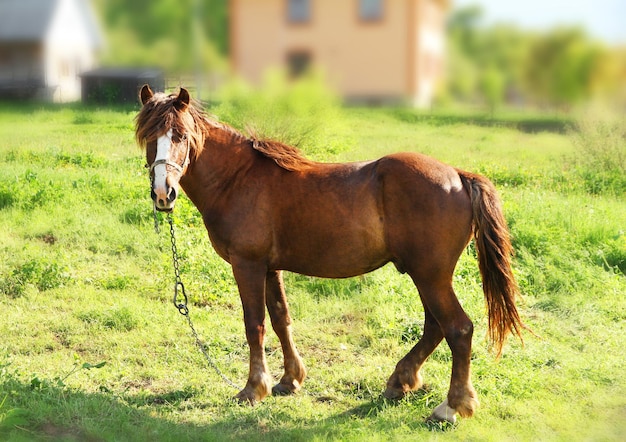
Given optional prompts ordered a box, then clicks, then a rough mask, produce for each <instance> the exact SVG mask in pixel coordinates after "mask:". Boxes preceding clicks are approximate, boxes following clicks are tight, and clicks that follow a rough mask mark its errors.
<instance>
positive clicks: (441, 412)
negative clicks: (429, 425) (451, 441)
mask: <svg viewBox="0 0 626 442" xmlns="http://www.w3.org/2000/svg"><path fill="white" fill-rule="evenodd" d="M426 422H443V423H445V422H447V423H449V424H455V423H456V410H455V409H454V408H450V407H449V406H448V399H445V400H444V401H443V402H442V403H441V404H439V405H438V406H437V408H435V409H434V410H433V412H432V414H431V415H430V416H429V417H428V419H426Z"/></svg>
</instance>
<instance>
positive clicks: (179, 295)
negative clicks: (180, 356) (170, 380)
mask: <svg viewBox="0 0 626 442" xmlns="http://www.w3.org/2000/svg"><path fill="white" fill-rule="evenodd" d="M167 222H168V224H169V225H170V241H171V244H172V262H173V263H174V276H175V283H174V306H175V307H176V309H177V310H178V312H179V313H180V314H181V315H183V316H184V317H185V318H186V319H187V322H188V323H189V328H190V329H191V333H192V335H193V337H194V339H195V341H196V344H197V346H198V348H199V349H200V351H201V352H202V354H203V355H204V357H205V359H206V361H207V363H208V364H209V366H211V368H213V370H215V372H216V373H217V374H218V375H219V376H220V377H221V378H222V380H223V381H224V382H226V383H227V384H228V385H230V386H231V387H233V388H235V389H237V390H241V388H240V387H239V386H237V384H235V383H234V382H233V381H231V380H230V379H228V377H226V375H225V374H224V373H222V371H221V370H220V369H219V367H218V366H217V364H216V363H215V362H214V361H213V359H212V358H211V356H209V352H208V350H207V348H206V346H205V345H204V344H203V343H202V341H201V340H200V336H198V332H197V331H196V328H195V327H194V325H193V322H191V317H190V316H189V307H188V306H187V303H188V301H189V300H188V298H187V293H186V292H185V285H184V284H183V281H182V279H181V277H180V263H179V259H178V249H177V247H176V236H175V235H174V219H173V217H172V212H169V213H168V214H167ZM154 225H155V231H156V232H157V233H158V218H157V216H156V211H155V213H154Z"/></svg>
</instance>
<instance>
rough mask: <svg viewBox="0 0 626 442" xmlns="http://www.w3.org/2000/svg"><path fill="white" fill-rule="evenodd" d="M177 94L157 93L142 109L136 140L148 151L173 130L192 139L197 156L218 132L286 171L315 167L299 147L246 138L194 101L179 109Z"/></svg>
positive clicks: (191, 144) (136, 123)
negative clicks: (210, 114) (242, 142)
mask: <svg viewBox="0 0 626 442" xmlns="http://www.w3.org/2000/svg"><path fill="white" fill-rule="evenodd" d="M175 103H176V94H170V95H166V94H164V93H156V94H154V96H153V97H152V98H151V99H150V100H149V101H148V102H147V103H146V104H144V106H143V107H142V108H141V110H140V111H139V114H137V117H136V118H135V138H136V139H137V144H138V145H139V146H140V147H141V148H142V149H145V148H146V145H147V143H148V141H152V140H156V139H157V138H158V137H159V136H161V135H162V134H163V133H165V132H167V130H169V129H173V130H174V131H175V132H177V133H178V134H186V135H187V136H188V137H189V138H190V146H191V147H192V149H193V150H194V153H195V155H196V156H197V155H198V154H199V153H200V151H201V150H202V149H203V148H204V142H205V140H206V139H207V138H209V137H210V134H211V132H212V131H214V130H219V131H225V132H226V133H227V134H228V135H230V136H231V137H232V138H233V139H235V140H241V141H246V140H247V141H248V142H249V143H250V145H251V147H252V148H253V149H254V150H255V151H257V152H259V153H260V154H262V155H263V156H265V157H267V158H269V159H271V160H273V161H274V162H275V163H276V164H277V165H278V166H280V167H282V168H283V169H285V170H289V171H297V170H302V169H303V168H306V167H308V166H310V165H311V164H313V161H311V160H309V159H307V158H306V157H304V155H302V153H301V152H300V151H299V150H298V149H297V148H295V147H293V146H289V145H287V144H285V143H282V142H280V141H275V140H268V139H263V138H259V137H257V136H256V135H251V136H248V137H247V136H245V135H243V134H242V133H241V132H239V131H237V130H236V129H235V128H233V127H231V126H229V125H227V124H225V123H222V122H219V121H217V120H216V119H215V118H213V117H210V116H209V115H208V114H207V113H206V112H205V111H204V110H203V109H202V107H201V105H200V104H199V103H198V102H197V101H195V100H192V101H191V102H190V103H189V105H188V106H187V108H186V109H185V110H184V111H180V110H178V109H177V108H176V106H175Z"/></svg>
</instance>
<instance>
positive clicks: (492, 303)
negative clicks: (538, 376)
mask: <svg viewBox="0 0 626 442" xmlns="http://www.w3.org/2000/svg"><path fill="white" fill-rule="evenodd" d="M458 172H459V176H460V177H461V181H462V182H463V187H465V189H466V190H467V192H468V193H469V196H470V201H471V204H472V218H473V230H474V239H475V243H476V249H477V250H478V265H479V268H480V274H481V276H482V280H483V292H484V293H485V301H486V303H487V313H488V318H489V331H488V336H489V340H490V341H491V343H492V344H493V345H494V347H495V350H496V352H497V355H498V356H500V354H501V353H502V346H503V345H504V341H505V340H506V337H507V336H508V334H509V333H511V332H513V333H514V334H516V335H517V336H518V337H519V338H520V340H521V341H522V343H523V338H522V335H521V330H522V329H527V327H526V326H525V325H524V323H523V322H522V320H521V319H520V316H519V313H518V312H517V308H516V306H515V298H516V297H517V296H518V294H519V289H518V286H517V283H516V281H515V277H514V276H513V271H512V269H511V256H512V254H513V247H512V246H511V240H510V237H509V230H508V227H507V224H506V220H505V218H504V214H503V212H502V204H501V202H500V198H499V197H498V194H497V192H496V189H495V187H494V185H493V184H492V183H491V181H489V180H488V179H487V178H485V177H484V176H481V175H476V174H472V173H468V172H464V171H460V170H459V171H458Z"/></svg>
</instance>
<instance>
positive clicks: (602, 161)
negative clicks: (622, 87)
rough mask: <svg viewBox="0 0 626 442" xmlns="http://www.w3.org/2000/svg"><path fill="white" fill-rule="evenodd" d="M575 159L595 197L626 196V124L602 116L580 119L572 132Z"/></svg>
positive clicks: (612, 116) (611, 116) (577, 167)
mask: <svg viewBox="0 0 626 442" xmlns="http://www.w3.org/2000/svg"><path fill="white" fill-rule="evenodd" d="M570 137H571V139H572V142H573V144H574V146H575V149H576V150H575V156H574V158H573V159H572V160H573V161H572V162H573V164H574V165H575V168H576V170H577V172H578V174H579V175H580V177H581V178H582V179H583V180H584V181H585V184H586V188H587V191H588V192H590V193H593V194H600V193H607V192H609V193H613V194H616V195H623V194H624V193H625V192H626V120H624V118H623V116H621V115H617V116H615V115H605V114H604V113H601V112H598V113H597V114H595V115H586V116H584V117H583V118H581V119H579V120H578V121H577V123H576V124H575V125H574V128H573V130H571V131H570Z"/></svg>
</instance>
